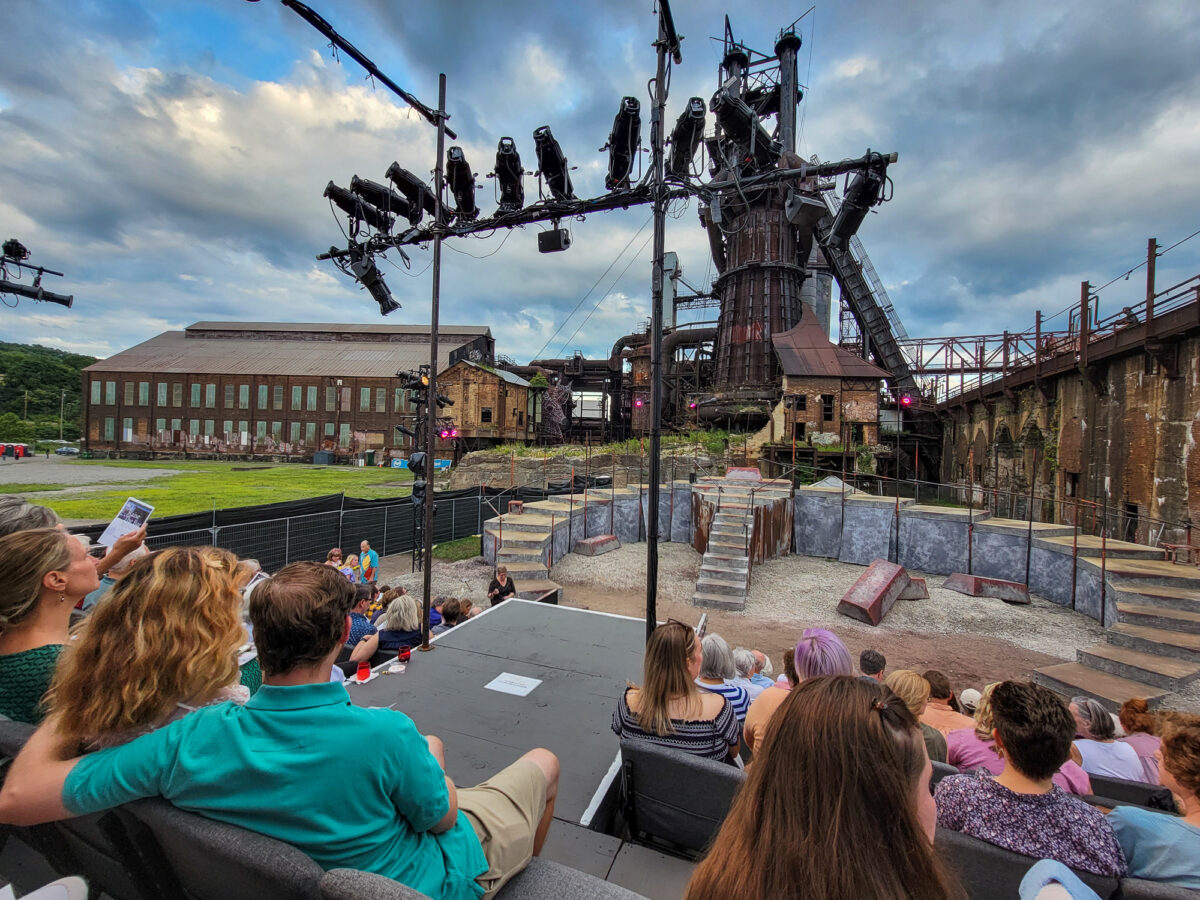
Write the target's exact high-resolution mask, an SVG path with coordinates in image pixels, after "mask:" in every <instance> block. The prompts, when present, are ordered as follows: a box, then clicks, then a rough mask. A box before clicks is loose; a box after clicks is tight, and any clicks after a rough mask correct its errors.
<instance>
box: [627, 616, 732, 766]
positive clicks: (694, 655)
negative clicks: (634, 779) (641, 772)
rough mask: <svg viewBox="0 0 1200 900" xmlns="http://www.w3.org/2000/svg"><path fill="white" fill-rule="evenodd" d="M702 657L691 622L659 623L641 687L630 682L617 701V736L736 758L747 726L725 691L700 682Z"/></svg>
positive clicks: (647, 654)
mask: <svg viewBox="0 0 1200 900" xmlns="http://www.w3.org/2000/svg"><path fill="white" fill-rule="evenodd" d="M701 659H702V651H701V648H700V640H699V639H698V638H697V637H696V632H695V631H694V630H693V629H692V627H691V626H690V625H685V624H684V623H682V622H676V621H669V622H667V623H666V624H665V625H661V626H659V627H658V628H656V629H655V630H654V634H653V635H651V637H650V640H649V642H648V643H647V644H646V655H645V657H644V660H643V664H642V667H643V676H642V685H641V687H638V686H636V685H631V686H630V687H628V688H626V690H625V693H624V694H623V695H622V697H621V699H620V700H618V701H617V709H616V711H615V712H614V713H613V722H612V728H613V731H614V732H616V734H617V736H618V737H622V738H625V737H628V738H636V739H639V740H646V741H651V742H652V743H655V744H658V745H659V746H662V747H669V748H671V749H674V750H682V751H683V752H684V753H691V754H694V755H696V756H704V757H707V758H709V759H718V760H724V759H728V760H729V761H731V762H732V761H733V760H734V759H735V758H736V757H737V754H738V750H739V749H740V744H741V736H742V727H741V724H740V723H739V722H738V719H737V716H736V715H735V714H734V711H733V707H732V706H731V705H730V704H729V703H728V702H727V701H726V699H725V698H724V697H723V696H721V695H720V694H715V693H711V692H709V691H702V690H700V689H699V688H698V687H696V678H697V677H699V675H700V663H701Z"/></svg>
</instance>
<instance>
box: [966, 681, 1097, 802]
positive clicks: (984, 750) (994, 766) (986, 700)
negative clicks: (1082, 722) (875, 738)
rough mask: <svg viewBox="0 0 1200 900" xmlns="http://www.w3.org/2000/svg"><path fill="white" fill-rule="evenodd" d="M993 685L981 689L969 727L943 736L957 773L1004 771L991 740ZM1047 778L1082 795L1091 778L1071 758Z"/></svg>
mask: <svg viewBox="0 0 1200 900" xmlns="http://www.w3.org/2000/svg"><path fill="white" fill-rule="evenodd" d="M997 683H998V682H997ZM995 687H996V684H989V685H988V686H987V687H985V688H984V689H983V695H982V696H981V697H980V698H979V706H978V707H977V708H976V710H975V726H974V727H973V728H960V729H958V730H957V731H951V732H950V733H949V734H948V735H946V762H948V763H950V765H952V766H954V767H955V768H957V769H958V771H960V772H964V773H965V772H975V771H978V770H979V769H984V770H986V771H988V772H990V773H991V774H993V775H999V774H1000V773H1001V772H1003V771H1004V757H1003V756H1002V755H1001V753H1000V752H999V751H998V750H997V749H996V744H995V741H993V740H992V730H993V729H994V728H995V724H994V722H993V720H992V703H991V697H992V690H993V689H994V688H995ZM1051 780H1052V781H1053V782H1054V783H1055V784H1057V785H1058V786H1059V787H1060V788H1062V789H1063V790H1064V791H1066V792H1067V793H1068V794H1079V795H1080V796H1083V795H1087V794H1090V793H1091V792H1092V781H1091V779H1090V778H1088V775H1087V772H1085V771H1083V769H1081V768H1080V767H1079V766H1078V765H1076V764H1075V763H1073V762H1072V761H1071V760H1067V761H1066V762H1065V763H1063V764H1062V767H1061V768H1059V770H1058V771H1057V772H1055V773H1054V777H1053V778H1052V779H1051Z"/></svg>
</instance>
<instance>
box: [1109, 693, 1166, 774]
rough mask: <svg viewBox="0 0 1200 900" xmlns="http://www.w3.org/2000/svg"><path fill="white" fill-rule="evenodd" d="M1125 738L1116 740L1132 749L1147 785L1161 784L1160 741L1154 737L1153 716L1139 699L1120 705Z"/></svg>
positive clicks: (1134, 698) (1119, 715)
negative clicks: (1139, 763) (1159, 773)
mask: <svg viewBox="0 0 1200 900" xmlns="http://www.w3.org/2000/svg"><path fill="white" fill-rule="evenodd" d="M1118 718H1119V719H1120V720H1121V727H1122V728H1124V729H1125V737H1123V738H1118V740H1119V741H1121V742H1122V743H1125V744H1128V745H1129V746H1130V747H1132V748H1133V749H1134V750H1135V751H1136V752H1137V755H1138V759H1139V760H1141V763H1142V772H1143V773H1144V775H1145V781H1146V783H1147V784H1162V781H1161V780H1160V779H1159V775H1158V755H1157V754H1158V748H1159V747H1160V746H1162V740H1161V739H1160V738H1158V737H1155V735H1154V732H1155V730H1156V729H1155V727H1154V716H1152V715H1150V708H1149V707H1148V706H1147V705H1146V701H1145V700H1143V699H1142V698H1141V697H1133V698H1131V699H1129V700H1126V701H1125V702H1124V703H1122V704H1121V711H1120V713H1119V714H1118Z"/></svg>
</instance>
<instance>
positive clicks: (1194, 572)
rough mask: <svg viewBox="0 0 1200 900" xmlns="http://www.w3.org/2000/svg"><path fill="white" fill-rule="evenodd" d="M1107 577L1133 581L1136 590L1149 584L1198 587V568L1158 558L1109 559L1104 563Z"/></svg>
mask: <svg viewBox="0 0 1200 900" xmlns="http://www.w3.org/2000/svg"><path fill="white" fill-rule="evenodd" d="M1106 572H1107V576H1108V578H1109V579H1112V580H1117V579H1120V580H1121V581H1128V582H1134V585H1131V587H1133V589H1134V590H1136V591H1143V590H1145V588H1146V587H1148V586H1150V585H1158V586H1161V587H1172V588H1192V589H1195V588H1200V568H1197V567H1196V566H1181V565H1178V564H1177V563H1171V562H1167V561H1166V560H1160V559H1110V560H1108V561H1107V563H1106Z"/></svg>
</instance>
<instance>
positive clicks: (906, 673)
mask: <svg viewBox="0 0 1200 900" xmlns="http://www.w3.org/2000/svg"><path fill="white" fill-rule="evenodd" d="M883 683H884V684H885V685H887V687H888V689H889V690H891V692H892V693H893V694H895V695H896V696H897V697H899V698H900V699H901V700H903V701H904V705H905V706H907V707H908V711H909V712H910V713H912V714H913V718H914V719H916V720H917V724H918V726H919V727H920V729H921V735H922V736H923V737H924V738H925V751H926V752H927V753H928V754H929V758H930V759H932V760H933V761H934V762H945V761H946V738H945V737H943V736H942V733H941V732H940V731H938V730H937V729H936V728H934V727H933V726H932V725H927V724H925V723H924V722H922V721H921V717H922V716H923V715H924V714H925V707H926V705H927V704H928V703H929V682H928V681H926V680H925V679H924V678H923V677H922V676H920V675H918V674H917V673H916V672H914V671H912V669H896V670H894V671H893V672H892V673H891V674H890V675H888V677H887V678H885V679H884V680H883Z"/></svg>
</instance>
